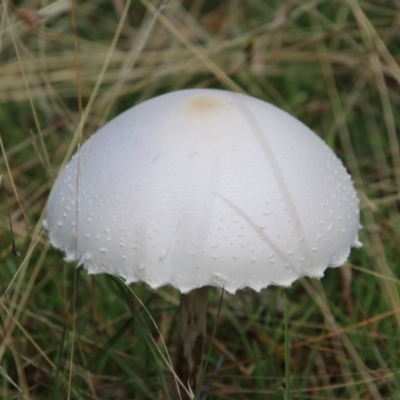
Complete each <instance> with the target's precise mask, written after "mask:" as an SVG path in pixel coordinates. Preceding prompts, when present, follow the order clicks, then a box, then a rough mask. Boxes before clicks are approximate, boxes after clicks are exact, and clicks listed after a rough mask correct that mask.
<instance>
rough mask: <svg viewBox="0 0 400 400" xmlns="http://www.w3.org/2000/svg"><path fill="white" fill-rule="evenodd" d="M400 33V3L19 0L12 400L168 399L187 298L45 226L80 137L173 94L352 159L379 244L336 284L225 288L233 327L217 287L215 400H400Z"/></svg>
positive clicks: (3, 169)
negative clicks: (269, 117)
mask: <svg viewBox="0 0 400 400" xmlns="http://www.w3.org/2000/svg"><path fill="white" fill-rule="evenodd" d="M399 32H400V2H399V1H396V0H393V1H390V0H373V1H372V0H371V1H366V0H365V1H364V0H359V1H357V0H336V1H335V0H304V1H303V0H291V1H273V0H247V1H239V0H230V1H213V0H187V1H184V0H182V1H179V0H169V1H164V2H160V1H157V0H131V1H130V0H113V1H105V0H91V1H79V0H76V1H75V2H70V1H69V0H56V1H51V0H49V1H47V0H26V1H14V2H12V1H7V0H3V1H2V2H1V5H0V135H1V136H0V138H1V142H0V144H1V153H0V173H1V174H2V186H1V202H0V213H1V218H0V224H1V228H0V291H1V293H0V296H1V298H0V321H1V322H0V324H1V328H0V335H1V336H0V338H1V340H0V375H1V376H2V377H1V378H0V382H1V389H0V398H2V399H32V400H33V399H55V400H58V399H67V398H68V399H167V398H168V388H169V386H170V384H171V383H172V380H173V379H172V374H171V373H170V371H169V368H168V366H167V364H166V363H165V362H164V360H163V357H162V356H165V354H166V349H165V348H164V345H163V343H164V342H165V343H166V345H167V349H168V351H170V352H171V355H173V351H174V350H173V349H174V341H175V330H174V327H175V324H176V318H177V310H178V307H177V306H178V302H179V296H178V293H177V292H176V291H175V290H174V289H172V288H169V287H165V288H163V289H161V290H158V291H154V290H151V289H149V288H148V287H147V286H145V285H140V284H135V285H131V287H130V289H131V290H128V288H125V287H124V285H121V283H120V282H119V281H118V280H116V279H113V278H111V277H108V276H95V277H93V276H88V275H87V274H86V273H84V272H81V271H80V270H77V269H76V268H74V266H73V265H66V263H65V262H64V261H63V259H62V254H60V253H59V252H57V251H55V250H53V249H51V247H50V245H49V242H48V239H47V235H46V233H45V232H44V230H43V227H42V220H43V217H44V215H45V205H46V200H47V197H48V194H49V190H50V188H51V186H52V184H53V182H54V179H55V177H56V176H57V173H58V171H59V169H60V168H61V166H62V165H63V164H64V163H65V162H66V160H68V159H69V157H70V155H71V154H72V153H73V152H74V151H76V149H77V143H78V142H81V143H82V142H84V141H85V139H87V138H88V137H89V136H90V135H91V134H92V133H93V132H95V131H96V130H97V129H98V127H99V126H101V125H103V124H104V123H105V122H106V121H108V120H110V119H111V118H112V117H114V116H115V115H117V114H119V113H120V112H121V111H123V110H125V109H127V108H129V107H131V106H132V105H134V104H137V103H139V102H142V101H143V100H145V99H148V98H150V97H153V96H155V95H157V94H160V93H166V92H170V91H173V90H177V89H181V88H189V87H190V88H194V87H213V88H224V89H228V90H235V91H240V92H245V93H248V94H250V95H252V96H255V97H258V98H261V99H264V100H266V101H269V102H271V103H273V104H275V105H277V106H279V107H281V108H283V109H285V110H287V111H288V112H290V113H291V114H293V115H295V116H296V117H297V118H299V119H300V120H301V121H303V122H304V123H305V124H306V125H308V126H310V127H311V128H312V129H313V130H314V131H315V132H317V133H318V134H319V135H320V136H321V137H322V138H323V139H324V140H325V141H326V142H327V143H328V144H329V145H330V146H331V147H332V148H333V149H334V151H335V152H336V154H338V156H339V157H340V158H341V159H342V160H343V162H344V163H345V165H346V167H347V168H348V170H349V171H350V173H351V174H352V176H353V179H354V182H355V185H356V187H357V191H358V195H359V198H360V201H361V209H362V225H363V229H362V230H361V232H360V235H361V240H362V242H363V244H364V247H363V248H362V249H360V250H354V251H353V252H352V254H351V259H350V260H349V262H348V263H347V265H346V266H345V267H344V268H341V269H329V270H328V271H327V272H326V276H325V278H324V279H323V280H322V281H321V282H319V281H314V280H309V279H303V280H301V281H300V282H297V283H296V284H294V285H293V287H291V288H290V289H287V290H285V291H284V290H283V289H281V288H275V287H272V288H268V289H267V290H264V291H262V292H261V293H253V292H251V291H241V292H239V293H238V294H237V295H236V296H228V295H225V296H224V298H223V302H222V307H221V311H220V315H219V318H217V314H218V307H219V299H220V295H221V293H220V292H219V291H217V290H216V289H215V290H213V293H212V295H211V298H210V306H209V314H208V318H209V322H210V323H209V326H210V330H209V338H208V342H207V346H208V347H209V348H210V353H209V355H208V357H207V360H208V364H207V366H206V371H205V378H204V384H203V389H204V390H203V393H202V394H201V397H199V398H202V399H206V398H209V399H211V398H212V399H274V400H275V399H284V398H286V399H288V398H289V396H288V393H287V392H285V389H284V388H285V387H288V386H289V385H290V389H291V390H290V392H291V398H292V399H305V400H309V399H362V400H369V399H374V400H382V399H399V398H400V379H399V378H400V376H399V367H400V351H399V348H400V343H399V339H400V335H399V332H400V330H399V328H400V301H399V283H400V281H399V279H398V276H399V273H400V267H399V260H400V213H399V208H400V154H399V144H398V140H399V136H398V134H397V131H398V129H399V125H400V115H399V113H400V67H399V61H400V36H399ZM80 122H82V124H81V123H80ZM7 205H8V206H7ZM9 218H10V219H9ZM10 223H11V226H12V232H11V230H10ZM12 233H13V234H12ZM13 237H14V239H15V244H16V247H17V249H18V251H19V252H20V253H21V255H20V257H16V255H15V254H13V253H16V251H13V249H12V246H11V244H12V240H13ZM14 250H15V249H14ZM284 292H285V293H286V297H287V306H286V312H287V316H288V319H289V327H288V336H287V337H288V339H289V341H288V342H287V343H286V345H285V329H284V317H283V314H284V309H285V307H284V302H283V294H284ZM135 296H137V298H139V299H140V300H141V302H142V304H141V303H140V302H139V301H138V300H137V298H136V297H135ZM143 305H144V306H145V307H143ZM146 310H147V311H146ZM150 315H151V316H152V318H154V321H155V322H156V324H157V326H158V330H157V329H156V328H155V325H154V324H153V322H152V320H151V318H150ZM214 328H216V334H215V337H214V338H212V332H213V329H214ZM163 341H164V342H163ZM285 356H290V363H289V365H290V376H286V377H285Z"/></svg>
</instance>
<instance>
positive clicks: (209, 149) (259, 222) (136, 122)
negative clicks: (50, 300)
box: [44, 89, 360, 292]
mask: <svg viewBox="0 0 400 400" xmlns="http://www.w3.org/2000/svg"><path fill="white" fill-rule="evenodd" d="M78 159H79V162H78ZM78 167H79V173H78ZM77 174H78V176H77ZM76 216H77V221H76ZM44 226H45V227H46V229H48V231H49V234H50V240H51V243H52V244H53V245H54V246H55V247H57V248H59V249H61V250H63V251H64V252H65V253H66V259H67V260H68V261H72V260H78V261H79V264H82V265H83V266H84V267H85V268H86V269H87V270H88V272H89V273H93V274H94V273H108V274H114V275H118V276H121V277H123V278H124V279H125V280H126V282H127V283H130V282H135V281H144V282H146V283H148V284H149V285H150V286H151V287H153V288H156V287H159V286H162V285H167V284H170V285H173V286H174V287H176V288H178V289H179V290H180V291H182V292H188V291H190V290H192V289H194V288H197V287H201V286H204V285H211V286H219V287H225V289H226V290H227V291H229V292H235V291H236V290H237V289H240V288H244V287H250V288H253V289H255V290H257V291H258V290H260V289H262V288H264V287H266V286H268V285H281V286H289V285H290V284H291V283H292V282H293V281H294V280H296V279H298V278H299V277H301V276H310V277H322V276H323V272H324V270H325V269H326V267H328V266H339V265H342V264H343V263H344V262H345V261H346V259H347V257H348V255H349V252H350V248H351V246H359V245H360V243H359V242H358V229H359V201H358V198H357V196H356V192H355V190H354V187H353V183H352V180H351V178H350V176H349V174H348V173H347V172H346V170H345V168H344V167H343V164H342V162H341V161H340V160H339V159H338V158H337V157H336V155H335V154H334V153H333V152H332V151H331V150H330V149H329V147H328V146H327V145H326V144H325V143H324V142H323V141H322V140H321V139H320V138H319V137H318V136H317V135H315V134H314V133H313V132H312V131H311V130H310V129H308V128H307V127H306V126H305V125H303V124H302V123H301V122H299V121H298V120H296V119H295V118H293V117H292V116H290V115H289V114H287V113H286V112H284V111H282V110H280V109H278V108H276V107H274V106H272V105H270V104H268V103H265V102H263V101H261V100H257V99H255V98H252V97H249V96H245V95H241V94H237V93H232V92H225V91H220V90H212V89H194V90H183V91H178V92H173V93H170V94H166V95H163V96H159V97H156V98H154V99H152V100H148V101H146V102H144V103H142V104H140V105H138V106H135V107H133V108H131V109H129V110H128V111H126V112H124V113H123V114H121V115H119V116H118V117H117V118H115V119H114V120H112V121H111V122H109V123H108V124H107V125H105V126H104V127H103V128H102V129H100V130H99V131H98V132H97V133H96V134H94V135H93V136H92V137H91V138H90V139H89V140H88V141H87V142H86V143H85V144H84V145H83V146H82V147H81V150H80V152H79V154H76V155H75V156H74V157H73V158H72V159H71V161H70V162H69V164H68V165H67V167H66V168H65V169H64V171H63V172H62V173H61V174H60V176H59V177H58V179H57V181H56V183H55V184H54V187H53V189H52V192H51V195H50V200H49V204H48V213H47V218H46V220H45V222H44Z"/></svg>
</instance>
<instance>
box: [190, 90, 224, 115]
mask: <svg viewBox="0 0 400 400" xmlns="http://www.w3.org/2000/svg"><path fill="white" fill-rule="evenodd" d="M227 105H228V102H227V101H226V100H225V99H223V98H221V97H219V96H216V95H199V96H196V97H193V98H191V99H190V100H189V101H188V102H187V103H186V106H185V109H186V111H187V112H188V113H190V114H194V115H195V114H197V115H201V116H202V117H204V116H206V115H213V114H215V113H217V112H220V111H221V110H222V109H224V108H225V107H226V106H227Z"/></svg>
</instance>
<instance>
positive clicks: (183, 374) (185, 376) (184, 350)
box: [173, 286, 208, 400]
mask: <svg viewBox="0 0 400 400" xmlns="http://www.w3.org/2000/svg"><path fill="white" fill-rule="evenodd" d="M207 295H208V287H207V286H205V287H202V288H199V289H194V290H192V291H191V292H190V293H188V294H182V296H181V305H180V310H179V326H178V344H177V349H176V361H175V362H176V364H175V372H176V374H177V375H178V378H179V379H180V381H181V382H182V383H183V385H184V386H185V387H186V388H187V389H188V392H189V393H196V389H197V385H198V383H199V379H200V375H201V366H202V361H203V352H204V339H205V335H206V319H207V318H206V317H207ZM178 386H179V388H178V391H179V393H178V391H177V392H176V394H175V395H174V396H173V398H174V399H182V400H186V399H190V397H189V396H188V394H187V393H186V391H185V390H183V388H182V387H181V386H180V385H178ZM175 390H177V389H175Z"/></svg>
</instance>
